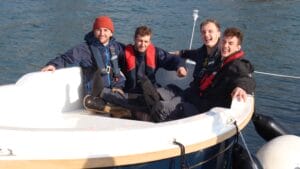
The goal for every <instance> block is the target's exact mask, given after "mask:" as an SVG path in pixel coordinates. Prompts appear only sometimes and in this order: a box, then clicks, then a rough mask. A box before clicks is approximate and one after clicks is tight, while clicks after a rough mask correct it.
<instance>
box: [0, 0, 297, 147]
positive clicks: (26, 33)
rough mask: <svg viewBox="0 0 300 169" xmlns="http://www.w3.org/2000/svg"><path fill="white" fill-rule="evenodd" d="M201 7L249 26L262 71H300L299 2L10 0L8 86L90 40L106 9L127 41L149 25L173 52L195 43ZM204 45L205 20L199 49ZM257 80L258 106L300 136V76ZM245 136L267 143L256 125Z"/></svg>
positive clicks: (250, 50)
mask: <svg viewBox="0 0 300 169" xmlns="http://www.w3.org/2000/svg"><path fill="white" fill-rule="evenodd" d="M193 9H198V10H199V19H198V22H197V25H198V24H199V22H200V21H201V20H203V19H205V18H215V19H217V20H219V21H220V23H221V25H222V27H223V28H225V27H228V26H236V27H239V28H241V29H242V30H243V31H244V33H245V41H244V50H245V52H246V53H247V57H248V59H249V60H251V61H252V63H253V64H254V66H255V68H256V70H257V71H263V72H269V73H278V74H286V75H292V76H300V66H299V64H300V57H299V53H300V48H299V44H300V11H299V9H300V1H299V0H273V1H272V0H208V1H199V0H184V1H182V0H164V1H160V0H151V1H147V0H136V1H132V0H115V1H108V0H102V1H96V0H66V1H59V0H52V1H46V0H44V1H42V0H40V1H34V0H31V1H29V0H2V1H1V2H0V23H1V24H0V84H7V83H14V82H15V81H16V80H17V79H18V78H19V77H20V76H21V75H23V74H25V73H28V72H32V71H39V70H40V68H41V67H42V66H43V65H44V64H45V63H46V62H47V61H48V60H49V59H51V58H53V57H55V56H57V55H58V54H59V53H63V52H65V51H66V50H67V49H69V48H70V47H72V46H75V45H76V44H78V43H80V42H82V41H83V36H84V34H85V33H86V32H88V31H89V30H90V29H91V27H92V22H93V20H94V18H95V17H96V16H98V15H103V14H106V15H109V16H111V17H112V18H113V20H114V22H115V30H116V32H115V37H116V38H117V39H118V40H119V41H121V42H123V43H131V42H132V39H133V38H132V36H133V33H134V30H135V28H136V27H137V26H139V25H142V24H145V25H149V26H150V27H152V29H153V31H154V37H153V39H152V40H153V42H154V43H155V44H156V45H157V46H159V47H161V48H164V49H165V50H168V51H171V50H176V49H184V48H188V46H189V43H190V37H191V31H192V25H193V18H192V10H193ZM200 45H201V42H200V38H199V32H198V26H197V28H196V32H195V36H194V41H193V48H197V47H199V46H200ZM190 68H192V67H190ZM160 75H161V76H164V79H163V78H159V80H160V81H161V83H163V84H164V83H166V81H168V82H169V81H170V80H174V82H176V83H178V84H180V85H181V86H183V87H184V86H185V85H187V84H188V80H189V79H190V77H189V78H186V79H185V80H186V81H183V80H179V79H178V78H176V77H175V76H174V74H173V73H166V72H160ZM166 75H168V76H167V77H166ZM169 75H170V76H169ZM255 78H256V81H257V90H256V110H257V112H259V113H263V114H267V115H271V116H272V117H274V118H275V120H277V121H279V122H280V123H281V124H282V125H283V126H285V127H286V128H287V129H288V130H289V131H290V132H291V133H292V134H297V135H300V99H299V97H300V80H299V79H291V78H279V77H273V76H267V75H262V74H255ZM165 79H166V80H165ZM244 135H246V141H247V142H248V144H249V147H250V148H251V150H252V152H255V151H256V150H257V148H258V147H260V146H261V145H262V144H263V143H264V141H263V140H262V139H261V138H260V137H259V136H258V135H257V134H256V132H255V130H254V129H253V125H252V123H250V124H249V126H248V127H247V128H246V129H245V130H244Z"/></svg>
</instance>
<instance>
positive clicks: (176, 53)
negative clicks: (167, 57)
mask: <svg viewBox="0 0 300 169" xmlns="http://www.w3.org/2000/svg"><path fill="white" fill-rule="evenodd" d="M169 53H170V54H172V55H174V56H179V55H180V51H179V50H177V51H171V52H169Z"/></svg>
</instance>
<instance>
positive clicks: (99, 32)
mask: <svg viewBox="0 0 300 169" xmlns="http://www.w3.org/2000/svg"><path fill="white" fill-rule="evenodd" d="M94 36H95V37H96V38H97V39H98V40H99V41H100V43H101V44H103V45H107V44H108V42H109V40H110V38H111V37H112V36H113V33H112V32H111V30H109V29H107V28H99V29H95V30H94Z"/></svg>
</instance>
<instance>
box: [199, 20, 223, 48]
mask: <svg viewBox="0 0 300 169" xmlns="http://www.w3.org/2000/svg"><path fill="white" fill-rule="evenodd" d="M200 34H201V38H202V41H203V43H204V45H205V46H206V47H208V48H213V47H215V46H216V45H218V42H219V39H220V37H221V27H220V24H219V23H218V22H217V21H216V20H214V19H206V20H205V21H203V22H202V23H201V24H200Z"/></svg>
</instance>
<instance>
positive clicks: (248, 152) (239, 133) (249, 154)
mask: <svg viewBox="0 0 300 169" xmlns="http://www.w3.org/2000/svg"><path fill="white" fill-rule="evenodd" d="M233 124H234V125H235V127H236V130H237V135H238V136H240V137H241V139H242V142H243V144H244V146H245V149H246V151H247V154H248V156H249V158H250V161H251V162H252V163H253V164H255V162H254V160H253V158H252V155H251V153H250V151H249V148H248V146H247V144H246V141H245V139H244V136H243V134H242V133H241V132H240V131H239V128H238V125H237V123H236V121H234V123H233ZM254 167H255V169H258V168H257V166H256V165H254Z"/></svg>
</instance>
